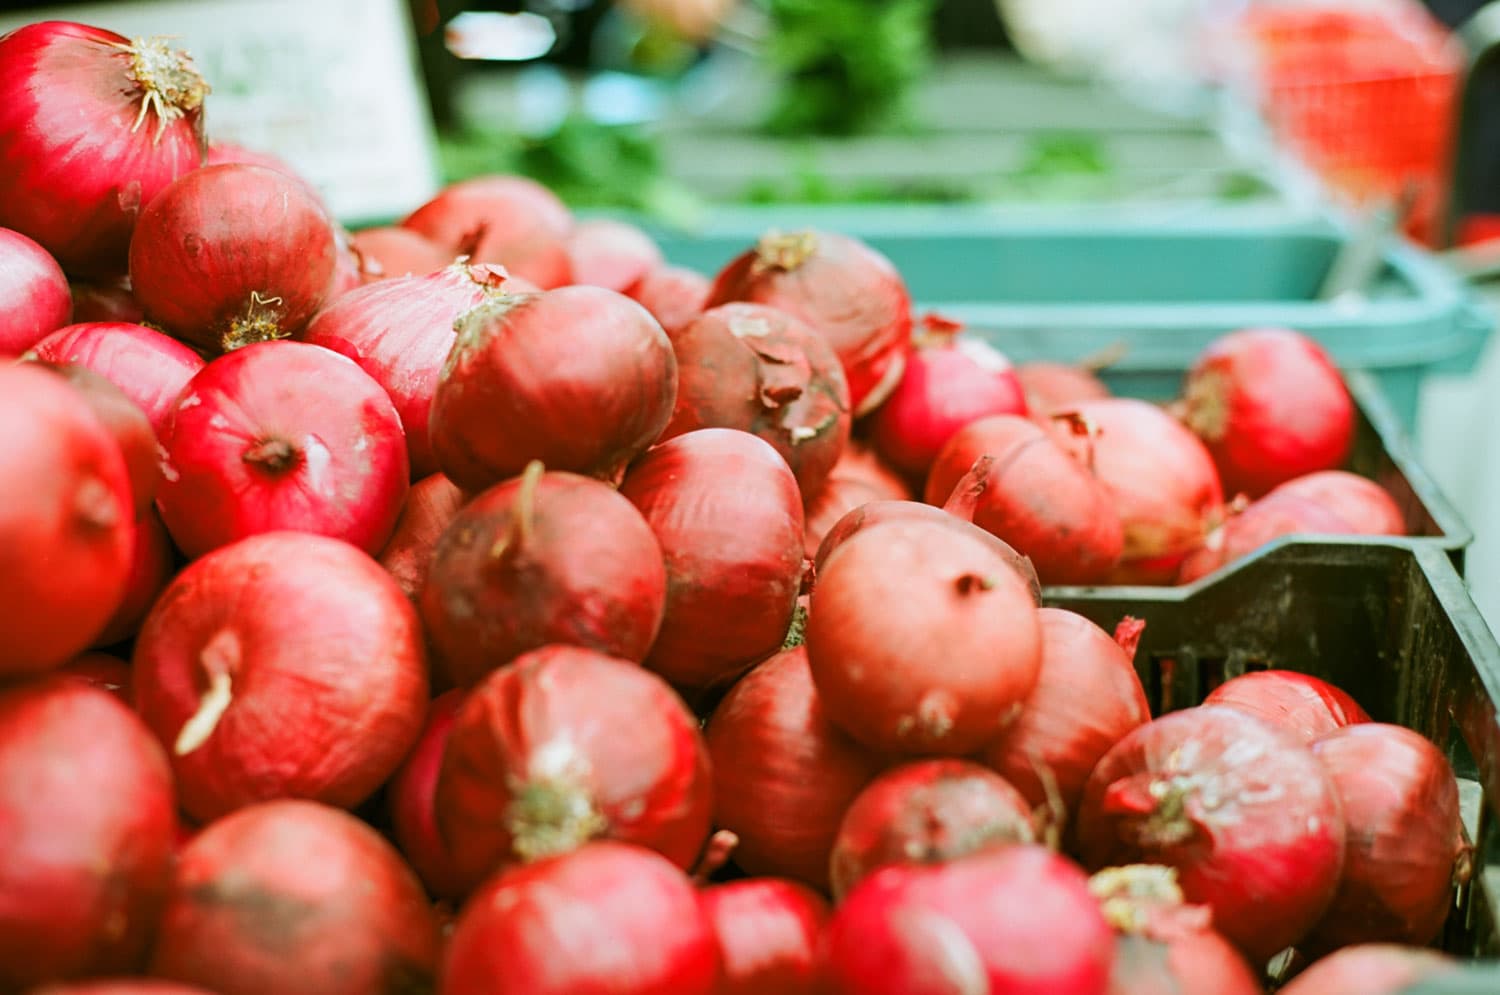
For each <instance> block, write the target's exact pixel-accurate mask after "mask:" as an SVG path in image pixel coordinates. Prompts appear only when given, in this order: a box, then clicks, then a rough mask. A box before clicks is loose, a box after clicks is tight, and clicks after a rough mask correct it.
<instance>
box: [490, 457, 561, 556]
mask: <svg viewBox="0 0 1500 995" xmlns="http://www.w3.org/2000/svg"><path fill="white" fill-rule="evenodd" d="M546 472H547V469H546V467H544V466H543V465H542V461H541V460H532V461H531V462H530V463H527V464H526V470H525V471H524V472H523V473H522V474H521V486H520V488H519V490H518V491H517V493H516V504H515V507H514V508H512V509H511V513H510V522H509V523H508V524H507V526H506V529H505V533H504V534H503V535H502V536H500V538H499V539H498V540H497V541H496V542H495V544H494V545H493V546H491V547H490V558H491V559H493V560H501V559H505V558H506V557H511V556H517V555H519V554H520V553H521V551H522V550H524V549H525V548H526V547H527V546H528V545H530V543H531V537H532V535H533V534H534V533H535V532H536V489H537V487H538V485H540V484H541V481H542V475H543V474H544V473H546Z"/></svg>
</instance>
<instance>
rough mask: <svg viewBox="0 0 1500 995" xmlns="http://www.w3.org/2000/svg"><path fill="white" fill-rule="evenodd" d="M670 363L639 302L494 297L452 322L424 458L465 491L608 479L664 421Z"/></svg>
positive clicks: (672, 384) (590, 295)
mask: <svg viewBox="0 0 1500 995" xmlns="http://www.w3.org/2000/svg"><path fill="white" fill-rule="evenodd" d="M676 399H677V359H676V357H675V356H674V355H673V353H672V342H671V340H670V339H668V338H667V333H666V332H664V331H662V328H661V325H659V324H657V321H656V319H655V318H653V317H651V315H650V313H649V312H647V311H646V309H645V308H643V307H641V306H640V305H639V304H637V303H635V302H634V301H632V300H631V299H630V298H628V297H623V296H621V295H620V294H616V293H614V292H613V291H610V290H603V289H601V288H599V287H563V288H561V289H559V290H552V291H548V292H545V293H538V294H520V295H516V296H513V297H510V296H507V297H500V298H497V299H495V300H491V301H486V302H485V303H483V304H481V305H479V306H478V307H476V308H474V309H473V310H471V311H470V312H468V313H467V314H466V315H464V316H463V317H462V318H461V319H460V320H459V323H458V338H457V341H456V342H455V344H454V346H453V350H452V352H451V353H450V354H449V356H448V359H447V362H446V364H445V365H444V366H443V369H442V373H441V375H440V377H439V379H438V386H437V390H436V392H435V394H434V396H433V400H432V413H431V421H430V424H429V427H428V430H429V432H430V435H431V441H432V449H433V453H434V454H435V455H436V457H437V461H438V466H439V467H440V468H441V469H442V471H443V473H445V474H447V475H448V477H449V478H450V479H451V480H452V481H453V482H454V483H455V484H457V485H458V486H460V487H462V488H464V489H465V490H469V491H478V490H482V489H484V488H485V487H489V486H490V485H492V484H495V483H498V482H500V481H501V480H504V479H506V478H507V477H512V476H515V475H516V474H518V473H520V472H521V471H522V470H524V469H525V468H526V464H528V463H530V462H531V461H532V460H541V461H542V463H544V464H545V465H546V466H547V468H548V469H550V470H565V471H568V472H571V473H582V474H586V475H588V476H592V477H600V478H602V479H606V480H613V479H617V478H618V475H619V473H620V472H621V471H622V470H623V469H624V468H625V466H626V464H628V463H629V462H630V461H631V460H633V459H635V458H636V457H637V456H638V455H640V454H641V453H642V452H643V451H645V449H646V447H647V446H649V445H651V443H652V442H654V441H655V440H656V438H657V436H659V435H660V434H661V430H662V429H663V428H665V427H666V425H667V421H668V419H670V418H671V417H672V406H673V404H674V402H675V401H676Z"/></svg>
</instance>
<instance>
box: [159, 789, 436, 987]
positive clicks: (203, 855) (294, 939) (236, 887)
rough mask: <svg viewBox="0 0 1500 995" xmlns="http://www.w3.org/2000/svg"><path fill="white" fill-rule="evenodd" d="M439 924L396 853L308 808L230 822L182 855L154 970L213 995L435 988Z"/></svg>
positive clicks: (269, 808) (368, 833)
mask: <svg viewBox="0 0 1500 995" xmlns="http://www.w3.org/2000/svg"><path fill="white" fill-rule="evenodd" d="M438 954H439V940H438V930H437V921H436V920H435V919H434V918H433V915H432V911H431V907H430V906H429V905H428V903H427V899H426V896H424V895H423V894H422V887H421V885H419V884H418V883H417V879H416V878H415V877H413V875H412V872H411V869H410V868H409V867H407V866H406V865H405V864H404V863H402V861H401V856H400V854H398V853H397V852H396V851H395V849H394V848H392V847H391V845H390V844H389V843H387V842H386V841H385V840H384V839H383V838H381V836H380V835H379V834H377V833H376V832H375V830H373V829H371V828H370V827H369V826H367V825H365V824H364V823H362V822H360V821H359V820H358V819H356V818H354V817H353V816H351V815H348V814H347V813H344V812H340V811H338V810H337V809H332V808H328V807H326V806H323V805H318V804H315V803H313V802H306V801H276V802H267V803H265V804H261V805H254V806H251V807H250V808H246V809H243V810H242V811H239V812H235V813H234V814H232V815H228V816H225V817H224V818H223V819H220V820H218V821H216V822H214V823H213V824H211V825H209V826H208V827H207V828H206V829H204V830H203V831H202V832H200V833H199V834H198V835H197V836H195V837H194V838H193V840H192V842H190V843H188V845H187V846H185V847H184V848H183V850H182V852H181V853H180V854H178V856H177V868H176V871H175V873H174V874H173V878H172V892H171V896H170V898H169V899H168V901H167V906H166V910H165V911H164V913H163V914H162V920H161V927H160V929H159V930H158V932H157V937H156V943H155V947H154V950H153V952H152V955H151V973H152V974H154V975H156V976H158V977H162V978H169V979H172V980H174V981H182V982H187V983H191V984H197V985H202V986H204V987H205V988H209V989H211V990H213V991H215V992H218V993H219V995H264V993H266V992H277V993H278V995H313V993H317V995H387V993H390V992H406V991H430V990H431V986H432V982H433V977H434V975H435V974H436V973H437V963H438Z"/></svg>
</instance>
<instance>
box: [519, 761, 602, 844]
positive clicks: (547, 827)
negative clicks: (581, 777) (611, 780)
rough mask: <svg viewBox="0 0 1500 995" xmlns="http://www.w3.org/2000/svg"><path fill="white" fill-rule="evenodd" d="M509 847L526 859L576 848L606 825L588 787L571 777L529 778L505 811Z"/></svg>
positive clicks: (597, 833)
mask: <svg viewBox="0 0 1500 995" xmlns="http://www.w3.org/2000/svg"><path fill="white" fill-rule="evenodd" d="M506 823H507V826H506V828H508V829H509V830H510V836H511V849H513V850H514V851H515V853H516V855H517V856H518V857H520V858H521V859H522V860H525V861H527V862H530V861H533V860H541V859H543V858H545V857H553V856H556V855H558V854H561V853H568V852H570V851H572V850H576V849H578V848H579V847H581V846H583V844H585V843H587V842H588V841H589V840H591V839H594V838H595V837H597V836H601V835H603V834H604V833H605V831H606V830H608V829H609V822H608V821H607V820H606V819H605V818H604V815H603V814H602V813H601V812H600V811H599V810H598V809H597V808H595V807H594V802H593V799H592V798H591V797H590V796H589V792H588V790H587V789H586V788H585V787H584V786H583V785H582V784H581V783H579V781H577V780H576V779H574V778H571V777H567V776H560V777H554V778H546V779H539V780H533V781H530V782H528V783H526V784H524V785H522V786H521V788H520V790H519V791H517V792H516V794H515V798H514V800H513V801H512V802H511V803H510V808H509V809H508V810H507V811H506Z"/></svg>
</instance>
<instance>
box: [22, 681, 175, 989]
mask: <svg viewBox="0 0 1500 995" xmlns="http://www.w3.org/2000/svg"><path fill="white" fill-rule="evenodd" d="M176 821H177V817H176V809H175V806H174V803H173V797H172V772H171V770H170V769H169V768H168V767H167V761H166V758H165V757H164V756H162V751H161V748H160V747H159V746H158V745H157V744H156V741H155V740H154V739H152V737H151V733H150V732H149V731H148V730H147V729H146V728H145V726H143V725H142V724H141V722H140V720H139V719H137V718H136V717H135V715H134V714H132V713H131V711H130V709H129V708H128V707H126V705H125V704H123V703H122V702H120V701H119V700H117V699H116V698H115V696H114V695H112V694H110V693H109V692H107V691H104V690H101V689H99V688H96V687H90V686H88V684H86V683H85V682H83V681H81V680H78V679H77V678H74V677H68V676H63V675H52V676H48V677H44V678H42V679H40V680H36V681H32V682H30V683H27V684H20V685H17V686H15V687H12V688H8V689H5V690H0V826H4V827H5V828H4V836H5V855H4V857H3V859H0V988H3V989H4V990H6V991H26V990H29V989H30V988H31V987H32V986H33V985H37V984H40V983H42V982H44V981H52V980H59V979H64V978H76V977H84V976H87V975H91V974H101V973H118V974H128V973H131V972H132V971H136V970H139V968H140V966H141V961H142V959H143V958H144V957H145V954H146V944H147V943H148V942H149V941H150V936H151V931H152V929H153V928H154V927H155V924H156V917H157V914H158V912H159V911H160V908H161V902H162V899H163V897H164V895H165V893H166V890H167V883H168V877H169V875H170V873H171V859H172V835H173V831H174V829H175V826H176Z"/></svg>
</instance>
